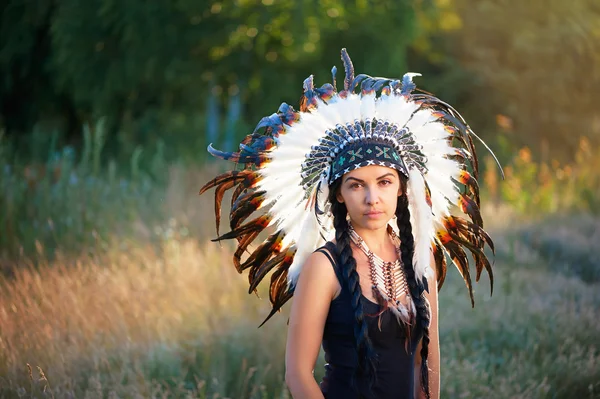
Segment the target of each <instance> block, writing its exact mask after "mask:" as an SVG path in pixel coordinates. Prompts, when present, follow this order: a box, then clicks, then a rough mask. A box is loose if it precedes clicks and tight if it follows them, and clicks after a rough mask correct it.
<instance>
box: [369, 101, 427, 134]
mask: <svg viewBox="0 0 600 399" xmlns="http://www.w3.org/2000/svg"><path fill="white" fill-rule="evenodd" d="M418 107H419V106H418V105H417V104H415V103H414V102H407V101H406V99H405V98H404V97H402V96H395V95H391V96H385V97H380V98H379V100H378V101H377V109H376V113H377V118H378V119H381V120H384V121H389V122H390V123H394V124H396V125H398V126H400V127H403V126H404V125H405V124H406V122H407V121H408V119H409V118H410V115H411V114H412V113H413V112H414V111H415V110H416V109H417V108H418Z"/></svg>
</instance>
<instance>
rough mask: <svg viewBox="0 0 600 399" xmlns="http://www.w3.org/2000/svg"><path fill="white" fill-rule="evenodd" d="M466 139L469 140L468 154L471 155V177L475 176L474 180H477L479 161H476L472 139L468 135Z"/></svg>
mask: <svg viewBox="0 0 600 399" xmlns="http://www.w3.org/2000/svg"><path fill="white" fill-rule="evenodd" d="M467 137H468V138H469V152H470V153H471V154H472V157H471V163H472V164H473V176H475V179H479V160H478V159H477V152H475V143H473V137H472V136H471V135H470V134H467Z"/></svg>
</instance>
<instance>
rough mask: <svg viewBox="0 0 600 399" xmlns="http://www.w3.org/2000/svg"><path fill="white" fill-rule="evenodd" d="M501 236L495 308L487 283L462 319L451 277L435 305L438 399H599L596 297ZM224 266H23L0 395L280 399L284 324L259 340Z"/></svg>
mask: <svg viewBox="0 0 600 399" xmlns="http://www.w3.org/2000/svg"><path fill="white" fill-rule="evenodd" d="M502 237H503V236H500V239H499V244H500V245H504V246H505V248H507V249H506V251H505V252H502V253H501V254H500V255H499V260H498V262H497V264H496V266H495V268H496V269H495V270H496V290H495V293H494V295H493V296H492V297H491V298H490V297H489V289H488V288H489V287H488V283H487V281H486V279H485V277H484V278H482V281H481V282H480V284H478V285H477V292H476V294H477V295H476V296H477V298H476V307H475V309H471V308H470V305H469V301H468V296H467V294H466V289H465V287H464V286H463V285H462V282H461V281H460V279H459V278H458V277H457V276H458V274H457V273H456V272H455V271H454V270H452V273H451V277H450V278H449V280H448V281H447V282H446V285H445V286H444V287H443V289H442V292H441V294H440V312H441V321H440V323H441V345H442V357H443V358H442V363H443V365H442V373H443V374H442V397H445V398H597V397H600V367H599V366H600V345H599V344H600V341H599V337H600V284H598V283H597V282H596V283H586V282H583V281H581V280H580V279H579V278H577V277H576V276H568V275H565V274H564V273H560V272H557V271H549V270H548V268H546V267H543V266H540V265H536V264H535V262H538V261H539V259H538V258H537V257H536V256H534V255H532V254H531V252H530V251H528V250H526V249H524V248H521V249H519V248H515V247H514V246H512V245H511V244H509V243H508V241H505V240H503V239H502ZM230 253H231V250H230V248H227V247H223V248H219V246H218V245H217V244H214V243H210V242H207V243H200V242H197V241H195V240H192V239H189V238H172V239H168V240H165V241H164V243H163V244H162V247H161V248H160V251H156V250H155V248H154V247H152V246H144V245H141V244H140V245H139V246H137V247H131V248H129V249H127V250H115V251H113V252H109V253H107V254H105V255H104V256H102V257H94V256H88V257H86V256H82V257H80V258H78V259H62V258H60V256H59V258H58V259H56V261H55V262H54V264H51V265H43V264H42V265H38V266H37V269H34V268H33V266H30V267H27V265H21V267H20V268H19V269H18V271H17V273H16V275H15V276H14V277H13V278H10V279H4V280H2V281H0V328H1V334H0V376H1V377H0V387H1V389H0V396H1V397H5V398H16V397H55V398H73V397H75V398H100V397H110V398H113V397H123V398H134V397H135V398H137V397H139V398H142V397H174V398H175V397H176V398H225V397H227V398H284V397H288V394H287V392H286V389H285V386H284V382H283V374H284V364H283V357H284V346H285V334H286V332H285V329H286V312H282V313H281V314H280V315H278V316H276V317H275V318H274V319H273V320H272V321H270V322H269V323H268V324H266V325H265V326H263V327H262V328H260V329H258V328H257V326H258V324H259V323H260V321H262V319H263V317H264V316H265V314H266V313H267V311H268V301H267V300H266V298H265V299H262V300H259V299H257V298H256V297H255V296H249V295H247V293H246V280H245V277H243V276H240V275H238V274H237V273H236V272H235V271H234V269H233V267H230V266H228V265H227V266H225V265H226V264H228V262H229V256H230ZM28 365H30V367H31V369H32V371H31V372H30V371H29V369H28ZM321 367H322V361H320V362H319V365H318V367H317V370H316V375H317V377H319V376H320V375H321V371H322V368H321ZM41 373H43V374H41ZM44 391H45V392H44Z"/></svg>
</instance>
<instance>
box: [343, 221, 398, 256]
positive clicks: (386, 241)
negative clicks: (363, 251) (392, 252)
mask: <svg viewBox="0 0 600 399" xmlns="http://www.w3.org/2000/svg"><path fill="white" fill-rule="evenodd" d="M352 227H353V228H354V231H356V233H357V234H358V235H359V236H360V238H362V239H363V241H364V242H365V244H367V247H369V249H370V250H371V251H373V253H375V254H377V255H379V256H381V255H383V254H386V253H387V252H388V251H389V245H390V244H391V240H390V237H389V234H388V230H387V225H386V226H385V227H383V228H381V229H377V230H368V229H361V228H360V227H358V226H354V225H352Z"/></svg>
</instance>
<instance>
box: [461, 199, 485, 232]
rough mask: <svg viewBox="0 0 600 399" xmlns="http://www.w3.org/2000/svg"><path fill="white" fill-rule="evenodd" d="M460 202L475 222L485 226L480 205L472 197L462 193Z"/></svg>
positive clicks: (464, 210)
mask: <svg viewBox="0 0 600 399" xmlns="http://www.w3.org/2000/svg"><path fill="white" fill-rule="evenodd" d="M459 204H460V208H461V210H462V211H463V212H464V213H466V214H467V215H469V217H470V218H471V220H473V223H475V224H476V225H478V226H479V227H483V219H482V218H481V212H480V211H479V207H478V206H477V204H476V203H475V201H473V200H472V199H471V198H469V197H468V196H466V195H464V194H460V198H459Z"/></svg>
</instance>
